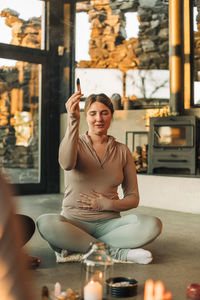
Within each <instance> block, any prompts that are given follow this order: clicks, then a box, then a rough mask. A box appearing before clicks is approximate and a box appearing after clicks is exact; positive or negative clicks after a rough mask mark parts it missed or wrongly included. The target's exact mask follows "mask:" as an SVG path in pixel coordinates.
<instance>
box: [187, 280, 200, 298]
mask: <svg viewBox="0 0 200 300" xmlns="http://www.w3.org/2000/svg"><path fill="white" fill-rule="evenodd" d="M187 296H188V297H189V298H190V299H195V300H200V284H199V283H191V284H190V285H189V286H188V287H187Z"/></svg>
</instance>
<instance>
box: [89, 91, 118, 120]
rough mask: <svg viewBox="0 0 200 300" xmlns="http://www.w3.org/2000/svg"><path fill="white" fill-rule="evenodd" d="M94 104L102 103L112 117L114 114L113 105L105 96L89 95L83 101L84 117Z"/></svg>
mask: <svg viewBox="0 0 200 300" xmlns="http://www.w3.org/2000/svg"><path fill="white" fill-rule="evenodd" d="M94 102H100V103H103V104H104V105H105V106H107V107H108V108H109V109H110V112H111V114H112V116H113V114H114V108H113V104H112V102H111V100H110V98H109V97H108V96H106V94H103V93H101V94H91V95H90V96H88V97H87V98H86V100H85V109H84V110H85V115H86V114H87V111H88V109H89V108H90V106H91V104H92V103H94Z"/></svg>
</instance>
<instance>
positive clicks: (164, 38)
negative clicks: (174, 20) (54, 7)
mask: <svg viewBox="0 0 200 300" xmlns="http://www.w3.org/2000/svg"><path fill="white" fill-rule="evenodd" d="M147 4H148V5H147ZM81 11H84V12H88V14H89V21H90V23H91V39H90V42H89V54H90V57H91V60H90V61H80V62H79V63H78V65H77V66H78V67H81V68H118V69H120V70H122V71H127V70H129V69H134V68H141V69H168V60H169V52H168V48H169V46H168V3H167V2H165V1H149V2H148V1H146V2H145V1H138V0H135V1H133V0H127V1H121V0H101V1H100V0H93V1H92V0H91V1H85V2H84V3H82V2H81V3H78V4H77V12H81ZM131 11H132V12H137V13H138V20H139V22H140V26H139V33H138V38H131V39H129V40H126V31H125V26H126V23H125V13H126V12H131Z"/></svg>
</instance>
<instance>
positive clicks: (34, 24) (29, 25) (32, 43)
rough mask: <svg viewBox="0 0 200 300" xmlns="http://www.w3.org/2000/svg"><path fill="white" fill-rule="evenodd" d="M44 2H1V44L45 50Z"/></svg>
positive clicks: (18, 0)
mask: <svg viewBox="0 0 200 300" xmlns="http://www.w3.org/2000/svg"><path fill="white" fill-rule="evenodd" d="M43 16H44V1H40V0H29V1H26V0H17V1H13V0H1V1H0V31H1V35H0V43H5V44H12V45H16V46H23V47H29V48H39V49H43V48H44V43H43V27H44V26H43V22H44V17H43Z"/></svg>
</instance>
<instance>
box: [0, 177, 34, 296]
mask: <svg viewBox="0 0 200 300" xmlns="http://www.w3.org/2000/svg"><path fill="white" fill-rule="evenodd" d="M14 214H15V209H14V204H13V201H12V196H11V192H10V188H9V186H8V184H7V182H6V181H5V180H4V179H3V177H2V175H1V174H0V299H1V300H27V299H28V300H33V299H34V296H33V293H32V289H31V287H30V278H29V273H28V272H27V271H26V268H25V260H24V254H23V253H22V250H21V246H20V245H21V240H22V237H21V232H20V229H19V227H18V223H17V222H16V218H15V217H14Z"/></svg>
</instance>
